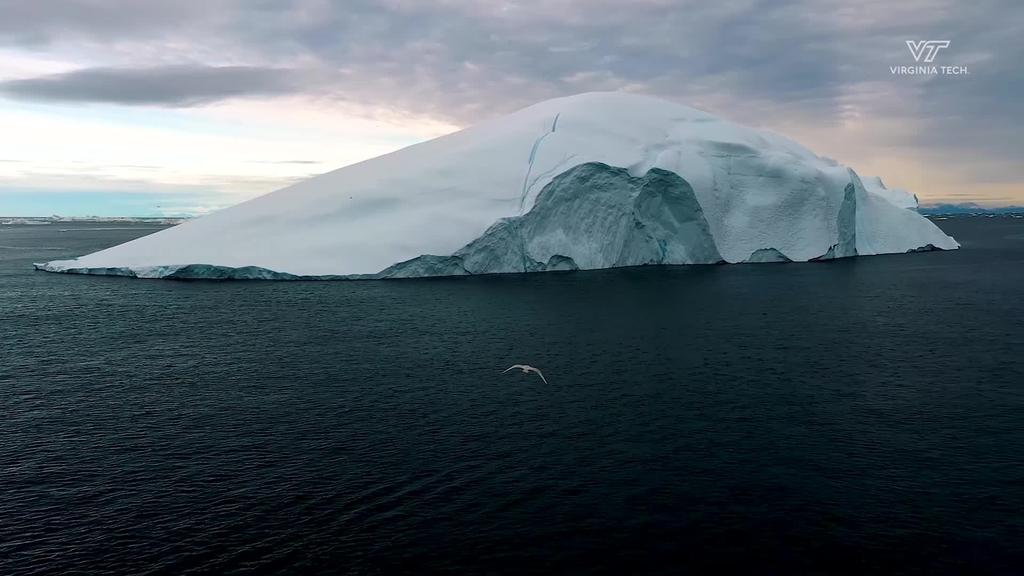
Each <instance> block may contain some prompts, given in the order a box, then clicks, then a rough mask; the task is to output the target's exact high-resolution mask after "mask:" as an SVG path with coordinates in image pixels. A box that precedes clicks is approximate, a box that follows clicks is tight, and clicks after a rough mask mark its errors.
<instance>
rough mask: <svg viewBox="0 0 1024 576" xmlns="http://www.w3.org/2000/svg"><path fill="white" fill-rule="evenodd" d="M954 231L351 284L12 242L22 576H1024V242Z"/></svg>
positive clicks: (1, 452)
mask: <svg viewBox="0 0 1024 576" xmlns="http://www.w3.org/2000/svg"><path fill="white" fill-rule="evenodd" d="M938 223H939V224H940V225H941V226H943V227H944V228H945V229H946V230H947V231H948V232H950V233H951V234H953V235H954V236H955V237H956V238H957V239H958V240H960V241H961V243H962V244H963V250H961V251H958V252H946V253H942V252H934V253H924V254H912V255H904V256H886V257H874V258H862V259H855V260H845V261H836V262H828V263H817V264H770V265H738V266H702V267H680V268H638V269H629V270H616V271H599V272H583V273H548V274H538V275H529V276H491V277H475V278H447V279H433V280H405V281H384V282H326V283H325V282H300V283H273V282H226V283H215V282H171V281H145V280H133V279H126V278H104V277H86V276H65V275H54V274H46V273H42V272H35V271H33V270H32V269H31V266H30V263H31V262H33V261H41V260H50V259H56V258H60V257H64V256H72V255H78V254H82V253H86V252H90V251H93V250H96V249H99V248H103V247H106V246H109V245H113V244H117V243H120V242H122V241H125V240H128V239H130V238H133V237H136V236H140V235H142V234H145V233H149V232H151V231H152V230H144V229H141V227H138V226H136V227H128V229H123V230H99V229H98V228H102V227H104V226H97V225H91V226H90V225H76V227H77V228H83V229H84V230H71V231H68V232H60V231H59V230H57V229H56V227H55V226H36V227H28V226H22V227H6V228H4V229H3V230H2V231H0V407H2V415H0V574H4V575H20V574H58V573H59V574H72V573H83V574H146V573H175V574H183V573H218V574H220V573H223V574H246V573H306V572H314V571H315V572H320V573H359V574H374V573H392V572H396V571H407V572H418V573H422V572H434V571H438V570H445V569H448V570H453V571H459V572H470V573H481V572H489V573H522V572H528V571H536V570H541V569H545V570H558V571H562V572H572V573H601V572H607V573H623V572H627V571H628V572H634V573H639V572H664V573H668V572H677V571H680V570H686V569H694V570H698V571H723V570H726V569H730V568H741V569H744V571H745V572H747V573H749V572H757V571H760V572H764V573H772V572H780V573H788V572H813V571H846V572H851V571H855V572H861V573H866V572H876V573H877V572H903V573H914V572H919V571H921V572H924V571H927V572H971V573H977V572H990V573H996V572H1004V573H1012V572H1014V571H1015V570H1019V569H1020V568H1021V566H1024V365H1022V362H1024V296H1022V295H1024V220H1020V219H1017V220H1015V219H1011V218H1002V217H1001V218H954V219H949V220H943V221H940V222H938ZM109 226H110V225H106V227H109ZM518 362H526V363H530V364H533V365H536V366H539V367H541V369H543V370H544V374H545V376H546V377H547V380H548V382H549V383H548V384H547V385H545V384H544V383H543V382H542V381H541V380H540V378H538V377H536V376H533V375H525V374H505V375H501V374H500V372H501V370H503V369H504V368H505V367H507V366H508V365H510V364H512V363H518ZM1018 573H1019V572H1018Z"/></svg>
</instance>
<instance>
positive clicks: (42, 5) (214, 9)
mask: <svg viewBox="0 0 1024 576" xmlns="http://www.w3.org/2000/svg"><path fill="white" fill-rule="evenodd" d="M228 7H229V4H228V3H227V2H222V1H221V0H208V1H206V0H203V1H199V0H175V1H173V2H147V1H141V2H140V1H138V0H0V15H2V17H0V42H6V43H14V44H21V45H30V46H31V45H43V44H47V43H50V42H53V41H56V40H60V39H75V40H78V39H95V40H101V41H102V40H116V39H123V38H136V37H137V38H149V39H154V38H155V37H156V36H158V35H160V34H162V33H172V32H174V31H176V30H182V29H186V28H191V27H194V26H195V25H196V24H201V23H203V22H204V21H205V18H208V17H211V16H213V15H215V14H216V13H219V12H221V11H222V10H224V9H225V8H228Z"/></svg>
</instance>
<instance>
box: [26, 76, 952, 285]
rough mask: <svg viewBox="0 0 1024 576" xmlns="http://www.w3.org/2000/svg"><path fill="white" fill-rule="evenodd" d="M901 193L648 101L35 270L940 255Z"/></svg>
mask: <svg viewBox="0 0 1024 576" xmlns="http://www.w3.org/2000/svg"><path fill="white" fill-rule="evenodd" d="M916 205H917V201H916V197H914V196H913V194H910V193H908V192H904V191H902V190H887V189H886V188H885V187H884V185H882V183H881V180H879V179H877V178H868V179H866V181H865V182H862V181H861V179H860V178H859V177H858V176H857V174H856V173H854V171H853V170H851V169H849V168H847V167H845V166H843V165H841V164H839V163H838V162H836V161H834V160H831V159H828V158H824V157H820V156H817V155H816V154H814V153H813V152H811V151H810V150H808V149H806V148H804V147H803V146H801V145H800V144H798V143H796V142H794V141H792V140H790V139H788V138H785V137H782V136H779V135H777V134H774V133H771V132H768V131H764V130H758V129H753V128H747V127H744V126H740V125H738V124H734V123H732V122H727V121H723V120H719V119H717V118H715V117H714V116H711V115H709V114H706V113H704V112H700V111H697V110H694V109H691V108H687V107H685V106H681V105H678V104H674V103H670V102H665V101H662V100H658V99H654V98H649V97H644V96H637V95H633V94H622V93H590V94H581V95H577V96H572V97H568V98H558V99H554V100H548V101H545V102H541V103H539V104H536V105H533V106H530V107H528V108H525V109H523V110H520V111H518V112H515V113H513V114H510V115H508V116H505V117H502V118H498V119H495V120H491V121H488V122H484V123H482V124H480V125H477V126H474V127H472V128H469V129H466V130H463V131H461V132H457V133H454V134H450V135H448V136H443V137H440V138H436V139H434V140H430V141H428V142H424V143H421V144H417V145H413V146H409V147H407V148H404V149H402V150H399V151H397V152H394V153H391V154H387V155H384V156H380V157H378V158H374V159H371V160H367V161H365V162H361V163H359V164H354V165H352V166H348V167H345V168H342V169H339V170H336V171H334V172H330V173H327V174H324V175H321V176H317V177H315V178H311V179H309V180H306V181H304V182H300V183H298V184H295V185H293V186H289V187H287V188H284V189H282V190H278V191H277V192H273V193H270V194H267V195H265V196H261V197H259V198H256V199H253V200H250V201H248V202H245V203H242V204H239V205H237V206H234V207H231V208H228V209H225V210H222V211H219V212H216V213H214V214H210V215H208V216H204V217H202V218H198V219H195V220H191V221H188V222H185V223H183V224H180V225H179V226H176V227H174V228H169V229H167V230H163V231H161V232H158V233H156V234H152V235H149V236H145V237H142V238H139V239H137V240H133V241H131V242H128V243H125V244H122V245H119V246H115V247H113V248H109V249H106V250H102V251H100V252H96V253H93V254H89V255H87V256H83V257H81V258H77V259H74V260H63V261H55V262H49V263H45V264H38V265H37V268H39V269H41V270H46V271H51V272H75V273H86V274H108V275H109V274H115V275H124V276H135V277H140V278H224V279H227V278H254V279H255V278H260V279H342V278H349V279H358V278H405V277H420V276H439V275H461V274H487V273H501V272H534V271H544V270H572V269H595V268H611V267H617V266H635V265H645V264H702V263H717V262H727V263H738V262H765V261H768V262H779V261H793V262H805V261H811V260H820V259H827V258H838V257H847V256H857V255H871V254H885V253H905V252H914V251H920V250H924V249H942V250H949V249H956V248H958V247H959V245H958V244H957V243H956V242H955V241H954V240H953V239H952V238H950V237H949V236H947V235H945V234H944V233H943V232H942V231H941V230H939V229H938V228H937V227H936V226H935V225H934V224H933V223H932V222H930V221H929V220H927V219H926V218H924V217H923V216H921V215H920V214H918V213H917V212H916V207H917V206H916Z"/></svg>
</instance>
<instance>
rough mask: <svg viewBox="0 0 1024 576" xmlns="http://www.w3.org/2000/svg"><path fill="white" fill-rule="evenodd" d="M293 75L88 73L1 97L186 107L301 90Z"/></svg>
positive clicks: (25, 84) (31, 82) (170, 70)
mask: <svg viewBox="0 0 1024 576" xmlns="http://www.w3.org/2000/svg"><path fill="white" fill-rule="evenodd" d="M299 76H300V75H299V74H298V73H296V71H293V70H287V69H278V68H264V67H253V66H195V65H177V66H160V67H154V68H135V69H119V68H86V69H82V70H75V71H72V72H65V73H60V74H51V75H47V76H40V77H36V78H28V79H17V80H7V81H3V82H0V94H3V95H5V96H7V97H9V98H15V99H20V100H32V101H43V102H98V103H108V104H110V103H112V104H132V105H159V106H171V107H188V106H198V105H201V104H208V103H211V102H216V101H219V100H224V99H228V98H236V97H241V96H279V95H284V94H290V93H295V92H297V91H300V90H302V83H301V82H300V81H299Z"/></svg>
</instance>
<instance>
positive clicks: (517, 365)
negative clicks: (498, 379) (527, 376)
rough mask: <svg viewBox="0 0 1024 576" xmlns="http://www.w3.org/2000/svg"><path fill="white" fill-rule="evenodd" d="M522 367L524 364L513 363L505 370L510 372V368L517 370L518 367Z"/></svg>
mask: <svg viewBox="0 0 1024 576" xmlns="http://www.w3.org/2000/svg"><path fill="white" fill-rule="evenodd" d="M522 367H523V365H522V364H513V365H511V366H509V367H508V368H506V369H505V372H508V371H509V370H515V369H516V368H522ZM505 372H502V374H504V373H505Z"/></svg>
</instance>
